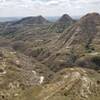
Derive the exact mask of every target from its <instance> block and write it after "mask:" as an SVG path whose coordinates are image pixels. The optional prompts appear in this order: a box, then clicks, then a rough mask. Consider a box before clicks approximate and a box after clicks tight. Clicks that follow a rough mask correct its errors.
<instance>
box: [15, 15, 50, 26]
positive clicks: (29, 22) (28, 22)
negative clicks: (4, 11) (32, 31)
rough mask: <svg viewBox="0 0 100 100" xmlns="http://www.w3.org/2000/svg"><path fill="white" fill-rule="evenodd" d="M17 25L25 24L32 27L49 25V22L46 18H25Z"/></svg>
mask: <svg viewBox="0 0 100 100" xmlns="http://www.w3.org/2000/svg"><path fill="white" fill-rule="evenodd" d="M16 23H17V24H24V25H32V24H47V23H49V21H48V20H46V19H45V18H44V17H42V16H41V15H40V16H36V17H33V16H31V17H25V18H23V19H21V20H19V21H17V22H16Z"/></svg>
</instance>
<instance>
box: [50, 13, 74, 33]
mask: <svg viewBox="0 0 100 100" xmlns="http://www.w3.org/2000/svg"><path fill="white" fill-rule="evenodd" d="M74 22H75V20H73V19H72V18H71V17H70V16H69V15H67V14H64V15H62V17H61V18H60V19H59V20H57V21H56V22H55V23H54V24H53V25H52V26H51V28H50V32H56V33H62V32H64V30H65V29H66V28H68V27H69V26H70V25H72V24H73V23H74Z"/></svg>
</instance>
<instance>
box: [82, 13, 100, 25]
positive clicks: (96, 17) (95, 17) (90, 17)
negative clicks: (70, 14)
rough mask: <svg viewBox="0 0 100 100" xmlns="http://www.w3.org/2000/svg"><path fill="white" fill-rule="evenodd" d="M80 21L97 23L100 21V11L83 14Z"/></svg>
mask: <svg viewBox="0 0 100 100" xmlns="http://www.w3.org/2000/svg"><path fill="white" fill-rule="evenodd" d="M80 21H86V22H87V21H94V23H97V22H98V21H100V14H99V13H95V12H93V13H88V14H86V15H85V16H83V17H82V18H81V19H80Z"/></svg>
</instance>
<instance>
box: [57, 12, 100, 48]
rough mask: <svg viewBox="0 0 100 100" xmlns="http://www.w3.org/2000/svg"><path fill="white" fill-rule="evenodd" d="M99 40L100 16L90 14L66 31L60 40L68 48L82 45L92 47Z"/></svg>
mask: <svg viewBox="0 0 100 100" xmlns="http://www.w3.org/2000/svg"><path fill="white" fill-rule="evenodd" d="M98 38H100V15H99V14H98V13H90V14H87V15H85V16H84V17H82V18H81V19H80V20H79V21H78V22H77V23H76V24H74V25H73V26H72V27H70V28H69V29H68V30H66V31H65V32H64V34H63V35H62V36H61V37H60V39H59V40H61V41H60V42H61V43H63V44H64V45H66V46H67V47H68V46H70V45H72V44H74V45H75V44H76V45H77V44H80V43H81V44H84V45H90V44H91V43H93V42H94V41H95V40H96V41H97V42H98V41H99V40H98ZM63 44H61V45H63Z"/></svg>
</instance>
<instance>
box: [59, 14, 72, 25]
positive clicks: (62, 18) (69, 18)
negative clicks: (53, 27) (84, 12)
mask: <svg viewBox="0 0 100 100" xmlns="http://www.w3.org/2000/svg"><path fill="white" fill-rule="evenodd" d="M72 21H73V19H72V18H71V17H70V16H69V15H68V14H64V15H62V17H61V18H60V19H59V20H58V22H60V23H66V22H72Z"/></svg>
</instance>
